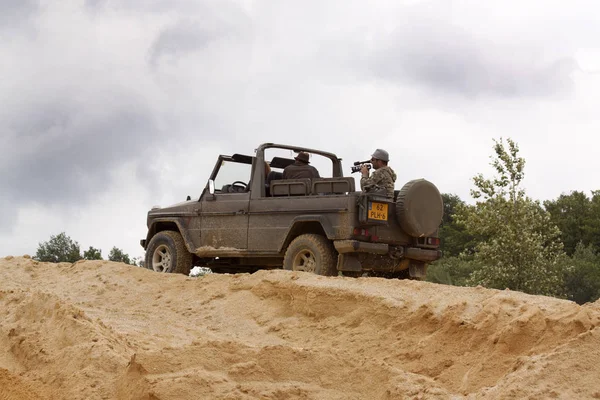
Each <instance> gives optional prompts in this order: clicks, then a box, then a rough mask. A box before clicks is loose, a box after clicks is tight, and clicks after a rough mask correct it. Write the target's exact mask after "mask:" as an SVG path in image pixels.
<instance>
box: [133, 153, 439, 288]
mask: <svg viewBox="0 0 600 400" xmlns="http://www.w3.org/2000/svg"><path fill="white" fill-rule="evenodd" d="M300 151H304V152H307V153H309V154H310V155H311V160H312V161H314V159H315V158H319V159H321V162H322V164H318V165H319V171H320V174H321V176H325V177H322V178H316V179H281V177H282V174H281V171H283V169H284V168H285V167H286V166H287V165H290V164H292V163H293V162H294V159H293V158H292V157H293V153H294V152H296V153H297V152H300ZM271 153H274V154H275V155H274V156H273V157H272V158H271V157H270V155H271ZM282 155H283V156H282ZM267 160H268V161H267ZM327 164H328V166H327ZM313 165H314V164H313ZM323 166H325V167H323ZM329 168H330V169H329ZM329 171H330V173H329ZM442 214H443V204H442V198H441V196H440V193H439V191H438V189H437V188H436V187H435V185H433V184H432V183H430V182H428V181H426V180H424V179H417V180H412V181H410V182H408V183H406V184H405V185H404V186H403V187H402V189H401V190H399V191H395V195H394V199H393V200H392V199H388V198H387V197H385V196H382V195H381V194H377V193H364V192H361V191H356V188H355V180H354V178H353V177H344V176H343V172H342V163H341V159H340V158H338V157H337V156H336V155H335V154H332V153H329V152H325V151H319V150H314V149H308V148H303V147H297V146H287V145H278V144H273V143H266V144H263V145H261V146H260V147H258V149H256V150H255V155H254V156H248V155H241V154H234V155H232V156H225V155H221V156H219V158H218V160H217V163H216V165H215V168H214V170H213V171H212V174H211V175H210V178H209V180H208V183H207V184H206V187H205V188H204V191H203V192H202V194H201V196H200V198H198V199H193V200H192V199H190V198H189V197H188V200H187V201H185V202H183V203H179V204H175V205H173V206H170V207H165V208H158V207H156V208H153V209H152V210H150V211H149V212H148V219H147V225H148V233H147V235H146V238H145V239H142V240H141V245H142V247H144V249H145V250H146V259H145V264H144V265H145V267H146V268H149V269H152V270H154V271H160V272H178V273H183V274H188V273H189V271H190V269H191V267H192V266H193V265H204V266H208V267H210V268H211V269H212V270H213V271H215V272H243V271H248V272H253V271H256V270H258V269H265V268H281V267H283V268H285V269H288V270H295V271H296V270H300V271H309V272H313V273H316V274H320V275H338V274H339V273H340V272H341V273H342V274H343V275H348V276H360V275H365V274H366V275H374V276H388V277H406V278H408V277H412V278H423V277H424V276H425V273H426V268H427V264H428V263H429V262H431V261H434V260H437V259H438V258H440V256H441V252H440V251H439V238H438V235H437V233H438V227H439V225H440V222H441V219H442Z"/></svg>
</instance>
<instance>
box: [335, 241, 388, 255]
mask: <svg viewBox="0 0 600 400" xmlns="http://www.w3.org/2000/svg"><path fill="white" fill-rule="evenodd" d="M333 245H334V246H335V249H336V250H337V252H338V253H340V254H344V253H374V254H387V253H388V252H389V250H390V247H389V246H388V245H387V244H385V243H370V242H361V241H359V240H336V241H334V242H333Z"/></svg>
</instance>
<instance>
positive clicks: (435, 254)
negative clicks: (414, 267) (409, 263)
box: [404, 247, 442, 262]
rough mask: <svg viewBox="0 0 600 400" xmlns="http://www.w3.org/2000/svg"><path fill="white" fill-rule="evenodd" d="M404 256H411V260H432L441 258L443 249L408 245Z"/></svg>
mask: <svg viewBox="0 0 600 400" xmlns="http://www.w3.org/2000/svg"><path fill="white" fill-rule="evenodd" d="M404 257H406V258H410V259H411V260H417V261H425V262H431V261H435V260H438V259H440V258H441V257H442V251H441V250H430V249H420V248H418V247H408V248H407V249H405V251H404Z"/></svg>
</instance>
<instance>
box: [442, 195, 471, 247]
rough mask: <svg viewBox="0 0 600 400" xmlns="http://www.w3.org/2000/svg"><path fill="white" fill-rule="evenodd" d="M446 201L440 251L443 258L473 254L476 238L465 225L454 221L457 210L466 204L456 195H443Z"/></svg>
mask: <svg viewBox="0 0 600 400" xmlns="http://www.w3.org/2000/svg"><path fill="white" fill-rule="evenodd" d="M442 200H443V201H444V216H443V218H442V225H441V226H440V231H439V235H440V242H441V244H440V250H442V254H443V257H444V258H446V257H456V256H458V255H459V254H460V253H463V252H465V251H466V252H468V253H472V252H473V249H474V247H475V237H474V236H473V235H471V234H470V233H469V232H467V231H466V229H465V227H464V226H463V225H460V224H458V223H456V221H455V220H454V219H455V218H454V217H455V215H456V213H457V210H458V209H459V208H460V207H464V205H465V202H464V201H462V200H461V199H460V197H458V196H457V195H455V194H448V193H443V194H442Z"/></svg>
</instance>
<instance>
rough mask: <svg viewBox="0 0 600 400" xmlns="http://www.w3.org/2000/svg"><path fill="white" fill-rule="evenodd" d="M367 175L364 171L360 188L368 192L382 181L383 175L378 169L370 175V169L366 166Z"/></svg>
mask: <svg viewBox="0 0 600 400" xmlns="http://www.w3.org/2000/svg"><path fill="white" fill-rule="evenodd" d="M365 171H366V176H365V174H364V173H363V176H362V178H360V188H361V190H362V191H364V192H367V191H369V190H371V189H372V188H374V187H375V186H377V185H378V184H379V182H380V181H381V176H380V174H379V173H378V170H375V171H373V173H372V174H371V176H369V170H367V169H366V168H365Z"/></svg>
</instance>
